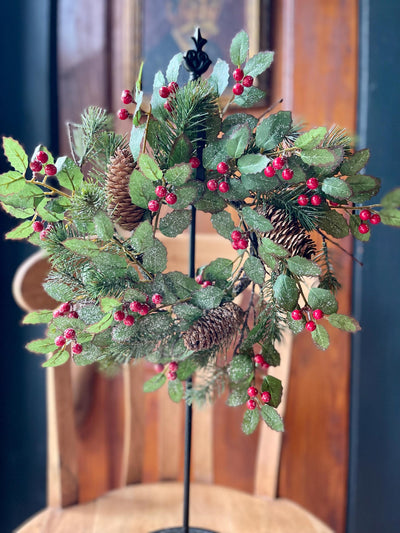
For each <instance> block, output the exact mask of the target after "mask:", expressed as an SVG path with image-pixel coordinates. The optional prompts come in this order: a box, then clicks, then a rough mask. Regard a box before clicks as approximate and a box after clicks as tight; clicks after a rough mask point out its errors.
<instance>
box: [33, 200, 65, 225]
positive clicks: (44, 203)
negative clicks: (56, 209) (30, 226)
mask: <svg viewBox="0 0 400 533" xmlns="http://www.w3.org/2000/svg"><path fill="white" fill-rule="evenodd" d="M48 206H50V207H51V200H50V199H49V198H48V197H45V198H43V200H41V201H40V202H39V204H38V206H37V208H36V213H37V214H38V215H39V216H40V217H41V218H42V219H43V220H45V221H46V222H56V221H57V220H62V219H63V218H64V215H63V213H62V212H61V213H51V212H50V211H49V210H48V209H47V207H48Z"/></svg>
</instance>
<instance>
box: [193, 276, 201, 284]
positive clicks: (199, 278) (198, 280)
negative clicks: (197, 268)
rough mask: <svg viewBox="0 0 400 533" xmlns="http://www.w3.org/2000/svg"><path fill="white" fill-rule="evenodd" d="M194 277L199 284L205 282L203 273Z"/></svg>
mask: <svg viewBox="0 0 400 533" xmlns="http://www.w3.org/2000/svg"><path fill="white" fill-rule="evenodd" d="M194 279H195V280H196V283H198V284H199V285H201V284H202V283H203V276H202V275H201V274H198V275H197V276H196V277H195V278H194Z"/></svg>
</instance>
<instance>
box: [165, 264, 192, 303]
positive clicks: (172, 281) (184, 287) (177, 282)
mask: <svg viewBox="0 0 400 533" xmlns="http://www.w3.org/2000/svg"><path fill="white" fill-rule="evenodd" d="M163 278H164V281H165V284H166V285H167V286H168V287H169V288H170V290H171V291H172V292H173V294H175V295H176V297H177V298H179V299H184V298H189V297H190V296H191V295H192V293H193V292H194V291H196V290H198V288H199V285H198V284H197V283H196V281H195V280H194V279H193V278H189V276H185V274H182V272H176V271H175V272H167V273H166V274H165V275H163Z"/></svg>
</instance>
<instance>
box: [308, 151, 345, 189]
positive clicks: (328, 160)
mask: <svg viewBox="0 0 400 533" xmlns="http://www.w3.org/2000/svg"><path fill="white" fill-rule="evenodd" d="M300 157H301V159H302V160H303V161H304V163H306V164H307V165H310V166H316V167H325V166H331V165H333V164H334V163H335V161H336V157H335V153H334V151H333V150H330V149H328V148H315V149H313V150H303V151H302V152H301V154H300ZM335 179H340V178H335ZM327 194H330V193H327Z"/></svg>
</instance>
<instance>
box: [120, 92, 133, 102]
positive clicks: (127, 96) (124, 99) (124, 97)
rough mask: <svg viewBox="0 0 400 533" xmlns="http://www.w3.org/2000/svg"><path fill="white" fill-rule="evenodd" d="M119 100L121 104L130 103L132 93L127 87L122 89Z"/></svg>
mask: <svg viewBox="0 0 400 533" xmlns="http://www.w3.org/2000/svg"><path fill="white" fill-rule="evenodd" d="M121 101H122V103H123V104H126V105H128V104H131V103H132V102H133V98H132V93H131V91H129V90H128V89H124V90H123V91H122V93H121Z"/></svg>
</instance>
